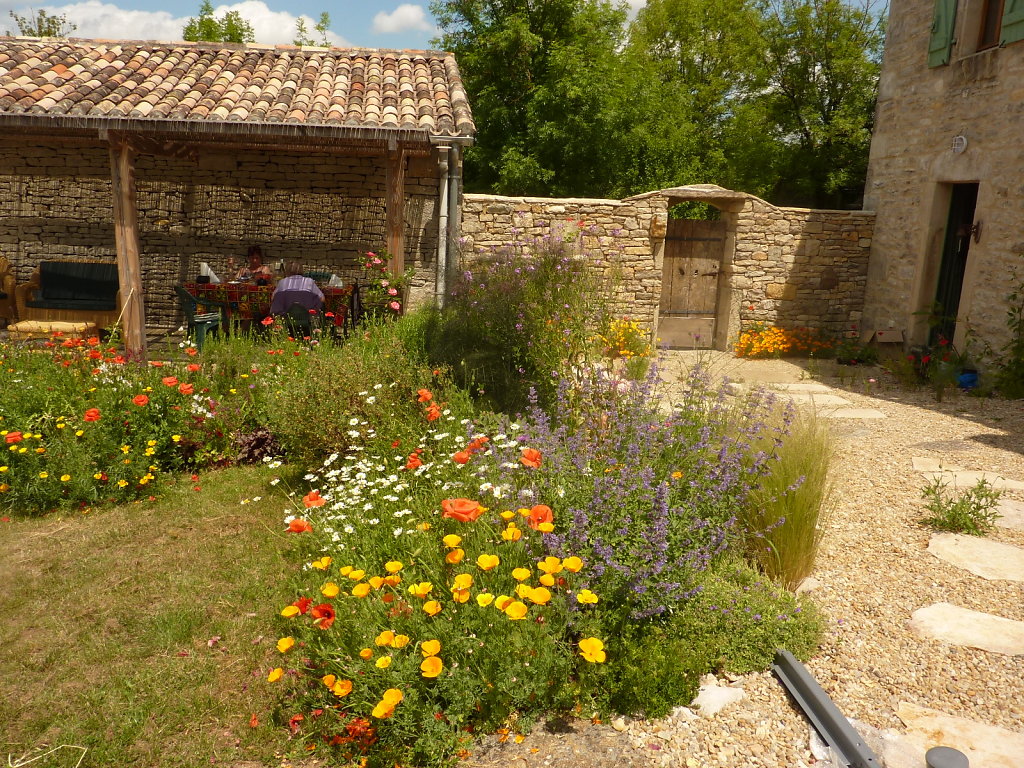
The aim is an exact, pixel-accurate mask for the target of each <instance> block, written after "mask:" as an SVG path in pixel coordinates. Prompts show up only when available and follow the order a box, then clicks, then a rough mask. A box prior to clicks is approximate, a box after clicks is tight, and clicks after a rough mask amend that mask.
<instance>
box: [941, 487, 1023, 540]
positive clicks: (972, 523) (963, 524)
mask: <svg viewBox="0 0 1024 768" xmlns="http://www.w3.org/2000/svg"><path fill="white" fill-rule="evenodd" d="M947 488H948V484H947V483H946V482H945V481H944V480H942V479H941V478H935V479H933V480H932V481H931V482H929V483H928V484H927V485H926V486H925V487H924V488H922V489H921V495H922V496H923V497H924V498H925V499H926V502H925V507H926V508H927V509H928V511H929V512H930V513H931V515H929V516H928V517H926V518H924V519H922V521H921V522H922V523H924V524H925V525H928V526H931V527H932V528H935V529H936V530H939V531H953V532H955V533H969V534H970V535H971V536H984V535H985V534H986V533H988V532H989V531H991V530H992V528H993V527H995V521H996V519H998V518H999V517H1000V515H999V513H998V512H997V511H996V507H997V506H998V504H999V499H1000V498H1002V496H1003V492H1002V491H998V490H996V489H994V488H993V487H992V485H991V484H990V483H989V482H988V481H987V480H985V479H981V480H979V481H978V482H977V483H976V484H975V485H974V486H973V487H972V488H968V489H967V490H965V491H963V492H962V493H960V494H958V495H956V496H950V495H949V494H947V493H946V490H947Z"/></svg>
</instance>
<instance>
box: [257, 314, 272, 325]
mask: <svg viewBox="0 0 1024 768" xmlns="http://www.w3.org/2000/svg"><path fill="white" fill-rule="evenodd" d="M260 323H261V324H263V325H273V324H274V318H272V317H271V316H270V315H267V316H266V317H264V318H263V319H262V320H260Z"/></svg>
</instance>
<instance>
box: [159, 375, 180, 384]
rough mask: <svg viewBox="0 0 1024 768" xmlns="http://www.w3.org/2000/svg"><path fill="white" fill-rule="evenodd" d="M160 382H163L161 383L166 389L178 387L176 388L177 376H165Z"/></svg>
mask: <svg viewBox="0 0 1024 768" xmlns="http://www.w3.org/2000/svg"><path fill="white" fill-rule="evenodd" d="M160 381H161V383H162V384H163V385H164V386H165V387H176V386H178V377H177V376H164V377H163V378H162V379H160Z"/></svg>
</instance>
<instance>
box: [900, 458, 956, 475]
mask: <svg viewBox="0 0 1024 768" xmlns="http://www.w3.org/2000/svg"><path fill="white" fill-rule="evenodd" d="M910 461H911V462H912V463H913V465H914V471H916V472H943V471H945V472H962V471H963V468H962V467H957V466H955V465H953V464H944V463H943V461H942V459H933V458H931V457H928V456H914V457H913V458H912V459H911V460H910Z"/></svg>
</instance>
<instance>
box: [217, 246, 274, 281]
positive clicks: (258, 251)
mask: <svg viewBox="0 0 1024 768" xmlns="http://www.w3.org/2000/svg"><path fill="white" fill-rule="evenodd" d="M245 259H246V263H245V264H244V265H243V266H242V267H241V268H240V269H239V270H238V272H236V273H235V280H244V281H246V282H253V283H256V285H270V282H271V281H272V280H273V278H274V274H273V273H272V272H271V271H270V267H268V266H267V265H266V264H264V263H263V249H262V248H260V247H259V246H258V245H250V246H249V252H248V253H247V254H246V257H245ZM234 268H235V259H234V257H232V258H229V259H228V269H234Z"/></svg>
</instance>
